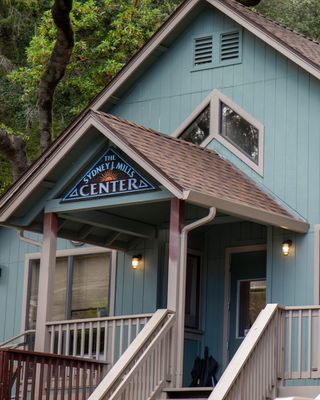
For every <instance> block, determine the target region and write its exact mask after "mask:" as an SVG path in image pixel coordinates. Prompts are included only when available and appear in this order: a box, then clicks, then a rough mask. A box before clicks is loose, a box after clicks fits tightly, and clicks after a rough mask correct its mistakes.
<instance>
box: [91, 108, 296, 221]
mask: <svg viewBox="0 0 320 400" xmlns="http://www.w3.org/2000/svg"><path fill="white" fill-rule="evenodd" d="M94 114H95V115H96V117H98V118H99V120H100V121H101V122H102V123H103V124H104V125H105V126H106V127H107V128H109V129H110V130H111V131H112V132H113V133H115V134H116V135H117V136H118V137H120V138H121V139H122V140H123V141H125V142H126V143H127V144H129V145H130V147H131V148H132V149H133V150H134V151H137V152H139V153H140V154H141V155H143V157H144V158H145V160H146V161H147V162H149V163H151V164H152V165H153V166H154V167H156V169H157V170H158V171H159V173H160V174H162V175H164V176H165V177H167V178H169V179H170V181H171V182H173V183H175V184H176V186H177V187H179V188H181V189H182V190H187V191H188V190H192V191H196V192H200V193H202V194H206V195H208V196H213V197H216V198H221V199H224V200H229V201H232V202H235V203H239V204H241V203H242V204H245V205H248V206H251V207H254V208H257V209H261V210H264V211H267V212H272V213H276V214H280V215H283V216H286V217H292V216H291V215H290V213H289V212H288V211H287V210H286V209H285V208H284V207H282V206H281V205H280V204H279V203H278V202H277V201H276V200H275V199H273V198H272V197H271V196H269V195H268V194H266V193H265V192H264V191H263V190H262V189H260V188H259V187H258V186H257V185H256V184H255V183H254V181H253V180H251V179H250V178H248V177H247V176H246V175H244V174H243V173H242V172H241V171H239V170H238V169H237V168H236V167H234V166H233V165H232V164H231V163H229V162H228V161H226V160H225V159H223V158H221V157H220V156H219V154H218V153H216V152H215V151H213V150H208V149H204V148H201V147H199V146H197V145H194V144H192V143H189V142H186V141H183V140H180V139H176V138H173V137H168V136H166V135H164V134H161V133H158V132H154V131H152V130H151V129H147V128H144V127H142V126H139V125H136V124H133V123H131V122H128V121H125V120H122V119H120V118H117V117H115V116H113V115H109V114H104V113H101V112H95V113H94Z"/></svg>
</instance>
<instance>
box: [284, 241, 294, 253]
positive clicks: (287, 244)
mask: <svg viewBox="0 0 320 400" xmlns="http://www.w3.org/2000/svg"><path fill="white" fill-rule="evenodd" d="M291 246H292V240H285V241H284V242H283V243H282V254H283V255H284V256H288V255H289V253H290V248H291Z"/></svg>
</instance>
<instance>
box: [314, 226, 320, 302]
mask: <svg viewBox="0 0 320 400" xmlns="http://www.w3.org/2000/svg"><path fill="white" fill-rule="evenodd" d="M313 248H314V250H313V251H314V255H313V282H314V283H313V304H314V305H319V304H320V287H319V285H320V224H316V225H315V226H314V246H313Z"/></svg>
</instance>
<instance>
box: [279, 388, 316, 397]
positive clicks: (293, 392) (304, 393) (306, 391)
mask: <svg viewBox="0 0 320 400" xmlns="http://www.w3.org/2000/svg"><path fill="white" fill-rule="evenodd" d="M319 394H320V386H281V387H280V388H279V389H278V397H293V396H295V397H309V398H311V399H314V398H316V397H317V396H318V395H319Z"/></svg>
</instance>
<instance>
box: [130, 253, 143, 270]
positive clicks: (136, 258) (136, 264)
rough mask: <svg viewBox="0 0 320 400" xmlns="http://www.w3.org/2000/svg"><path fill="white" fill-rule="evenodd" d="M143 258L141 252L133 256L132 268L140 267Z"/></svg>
mask: <svg viewBox="0 0 320 400" xmlns="http://www.w3.org/2000/svg"><path fill="white" fill-rule="evenodd" d="M141 260H142V255H141V254H138V255H135V256H132V262H131V265H132V269H138V268H139V266H140V264H141Z"/></svg>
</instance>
